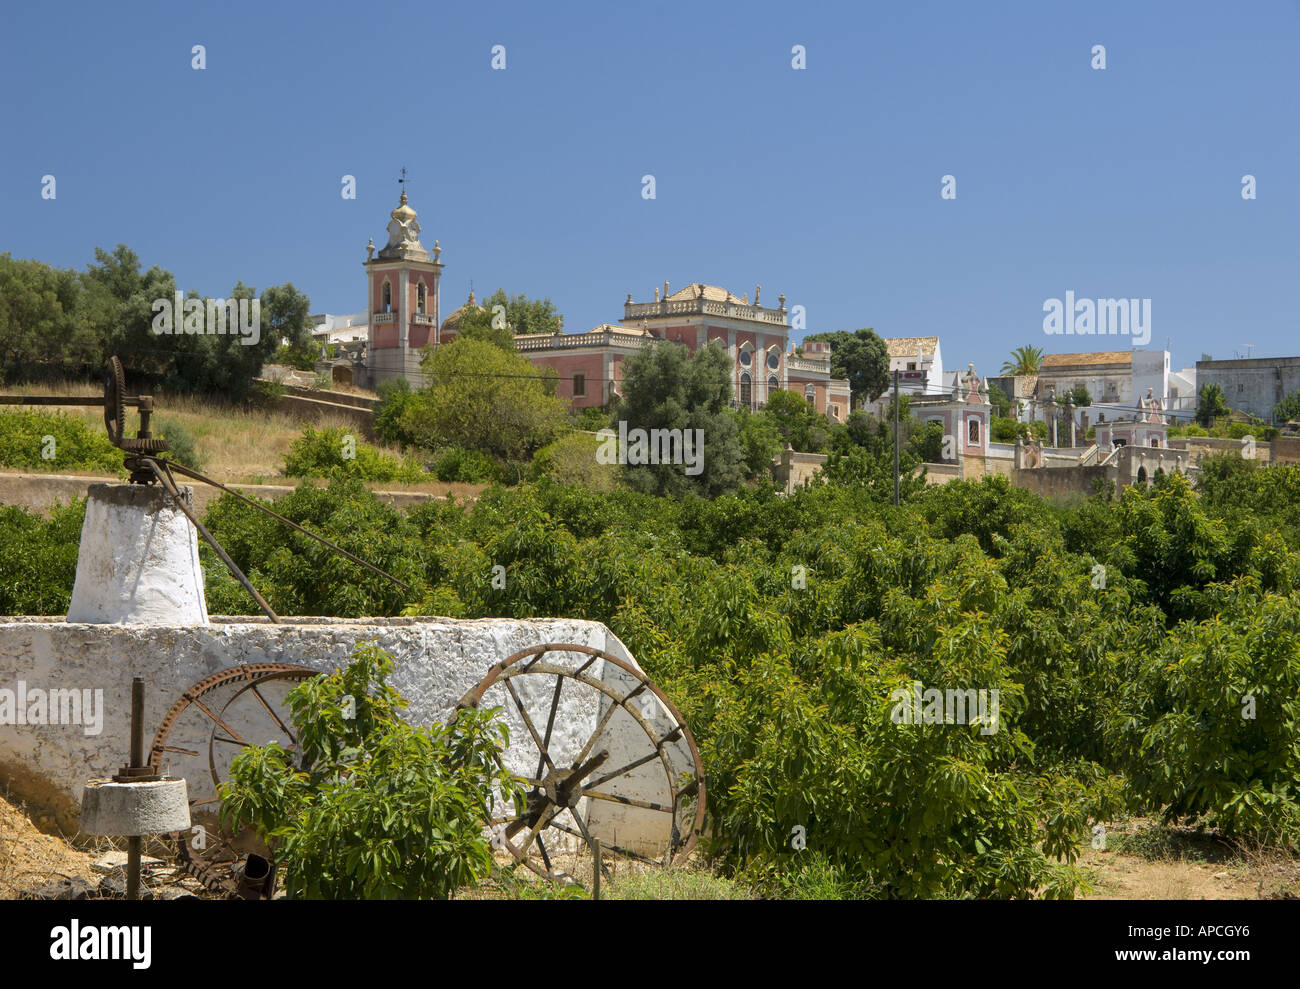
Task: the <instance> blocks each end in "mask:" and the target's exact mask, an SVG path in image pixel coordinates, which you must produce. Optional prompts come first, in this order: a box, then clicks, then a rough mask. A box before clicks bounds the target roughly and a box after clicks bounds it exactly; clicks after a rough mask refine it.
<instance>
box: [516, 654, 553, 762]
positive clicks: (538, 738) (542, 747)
mask: <svg viewBox="0 0 1300 989" xmlns="http://www.w3.org/2000/svg"><path fill="white" fill-rule="evenodd" d="M505 685H506V690H507V691H509V693H510V698H511V700H513V701H514V702H515V707H517V708H519V713H520V715H521V716H522V717H523V719H524V724H525V725H527V726H528V733H529V734H530V735H532V736H533V741H534V742H536V743H537V751H538V752H540V753H541V754H542V761H543V762H545V763H546V765H547V766H549V767H550V769H551V771H552V772H554V771H555V763H553V762H551V756H550V753H548V752H547V751H546V746H545V745H543V744H542V739H541V736H540V735H538V734H537V726H536V725H534V724H533V719H532V718H530V717H529V716H528V712H527V711H525V710H524V704H523V701H521V700H520V699H519V694H518V693H516V692H515V687H514V684H512V683H511V682H510V678H509V677H507V678H506V679H505Z"/></svg>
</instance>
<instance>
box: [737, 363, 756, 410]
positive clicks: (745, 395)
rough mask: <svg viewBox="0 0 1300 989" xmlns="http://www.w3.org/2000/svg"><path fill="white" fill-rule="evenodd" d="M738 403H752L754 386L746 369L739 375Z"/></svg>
mask: <svg viewBox="0 0 1300 989" xmlns="http://www.w3.org/2000/svg"><path fill="white" fill-rule="evenodd" d="M740 404H741V405H753V404H754V386H753V383H752V382H751V381H750V378H749V372H748V371H745V372H742V373H741V375H740Z"/></svg>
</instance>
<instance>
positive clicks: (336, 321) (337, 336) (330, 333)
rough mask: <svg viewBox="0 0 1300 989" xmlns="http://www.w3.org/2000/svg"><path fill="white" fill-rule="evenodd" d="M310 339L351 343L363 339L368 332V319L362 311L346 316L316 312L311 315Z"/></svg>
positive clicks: (321, 341)
mask: <svg viewBox="0 0 1300 989" xmlns="http://www.w3.org/2000/svg"><path fill="white" fill-rule="evenodd" d="M311 320H312V323H313V324H315V325H314V327H313V328H312V331H311V335H312V339H313V340H315V341H316V342H317V343H353V342H355V341H358V340H365V339H366V338H367V336H368V335H369V332H370V321H369V320H368V319H366V314H365V313H363V312H358V313H351V314H349V315H346V316H333V315H331V314H329V313H318V314H317V315H314V316H312V317H311Z"/></svg>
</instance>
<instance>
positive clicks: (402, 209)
mask: <svg viewBox="0 0 1300 989" xmlns="http://www.w3.org/2000/svg"><path fill="white" fill-rule="evenodd" d="M402 174H403V181H405V174H406V172H405V169H403V171H402ZM389 216H390V220H389V222H388V243H387V244H385V245H384V247H383V248H381V249H380V251H379V252H378V254H376V253H375V247H374V242H373V241H372V242H371V243H370V246H368V247H367V248H366V261H365V269H366V285H367V297H368V299H369V309H368V310H367V312H368V314H369V317H370V320H369V322H370V332H369V346H368V347H367V357H366V363H367V365H368V368H369V371H370V375H369V377H370V382H371V384H372V386H373V385H377V384H378V383H379V382H381V381H387V380H390V379H392V378H407V379H408V380H410V382H411V383H412V384H413V385H419V384H420V382H421V379H420V376H419V374H418V372H419V370H420V349H421V348H422V347H424V346H425V345H426V344H431V345H433V346H435V347H436V346H437V345H438V334H437V328H438V315H439V296H438V282H439V280H440V279H441V277H442V269H443V265H442V262H440V261H439V260H438V257H439V255H441V254H442V248H441V247H439V246H438V242H437V241H436V240H435V241H434V242H433V254H432V255H430V254H429V252H428V251H427V250H425V249H424V245H423V244H421V243H420V223H419V220H418V219H416V217H417V216H418V214H417V213H416V212H415V210H413V209H412V208H411V207H410V206H409V205H408V204H407V202H406V190H405V189H403V190H402V195H401V200H400V201H399V202H398V204H397V208H396V209H395V210H393V211H392V213H390V214H389Z"/></svg>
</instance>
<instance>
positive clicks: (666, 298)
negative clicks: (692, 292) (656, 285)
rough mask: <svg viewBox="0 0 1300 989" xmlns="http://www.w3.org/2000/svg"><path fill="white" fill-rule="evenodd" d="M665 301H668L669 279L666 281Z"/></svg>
mask: <svg viewBox="0 0 1300 989" xmlns="http://www.w3.org/2000/svg"><path fill="white" fill-rule="evenodd" d="M664 301H665V302H666V301H668V279H667V278H665V279H664Z"/></svg>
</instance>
